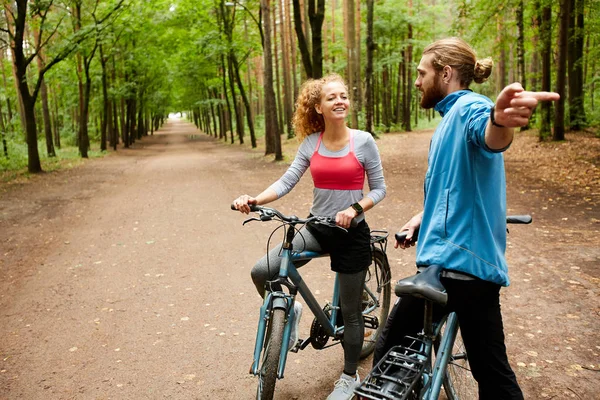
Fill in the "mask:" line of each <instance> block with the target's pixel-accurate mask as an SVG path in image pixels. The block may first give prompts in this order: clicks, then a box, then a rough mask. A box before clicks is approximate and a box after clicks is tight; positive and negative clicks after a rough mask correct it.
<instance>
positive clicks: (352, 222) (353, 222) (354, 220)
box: [350, 218, 358, 228]
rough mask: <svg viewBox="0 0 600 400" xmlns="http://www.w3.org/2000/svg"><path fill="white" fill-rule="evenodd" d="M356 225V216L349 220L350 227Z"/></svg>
mask: <svg viewBox="0 0 600 400" xmlns="http://www.w3.org/2000/svg"><path fill="white" fill-rule="evenodd" d="M357 226H358V221H357V220H356V218H353V219H352V221H350V228H356V227H357Z"/></svg>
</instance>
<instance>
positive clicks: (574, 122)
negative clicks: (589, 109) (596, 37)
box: [568, 0, 587, 131]
mask: <svg viewBox="0 0 600 400" xmlns="http://www.w3.org/2000/svg"><path fill="white" fill-rule="evenodd" d="M569 3H570V7H571V8H570V11H571V13H570V21H569V22H570V30H569V41H568V71H569V127H570V129H571V130H574V131H578V130H581V129H583V127H585V126H586V125H587V121H586V116H585V107H584V100H585V96H584V93H583V81H584V73H583V61H584V57H583V42H584V29H583V28H584V20H583V14H584V5H585V4H584V3H585V0H571V1H569Z"/></svg>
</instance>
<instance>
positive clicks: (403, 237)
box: [395, 228, 419, 243]
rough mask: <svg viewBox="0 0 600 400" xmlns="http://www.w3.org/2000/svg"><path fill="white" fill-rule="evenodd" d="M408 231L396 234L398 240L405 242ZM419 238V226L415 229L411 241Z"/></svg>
mask: <svg viewBox="0 0 600 400" xmlns="http://www.w3.org/2000/svg"><path fill="white" fill-rule="evenodd" d="M407 233H408V231H402V232H397V233H396V235H395V237H396V241H398V242H399V243H402V242H405V241H406V234H407ZM418 238H419V228H417V229H415V231H414V232H413V237H412V239H411V240H410V241H411V242H416V241H417V239H418Z"/></svg>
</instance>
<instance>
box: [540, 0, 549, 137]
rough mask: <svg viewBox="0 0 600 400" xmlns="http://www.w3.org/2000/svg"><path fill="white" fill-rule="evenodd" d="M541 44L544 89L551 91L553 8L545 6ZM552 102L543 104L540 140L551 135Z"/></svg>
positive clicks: (542, 11)
mask: <svg viewBox="0 0 600 400" xmlns="http://www.w3.org/2000/svg"><path fill="white" fill-rule="evenodd" d="M540 44H541V51H540V54H541V58H542V90H543V91H548V92H549V91H550V90H551V88H550V85H551V77H550V74H551V70H550V68H551V63H552V8H551V7H550V6H549V5H548V6H544V7H543V8H542V9H541V16H540ZM551 110H552V103H551V102H549V101H544V102H542V104H541V114H542V124H541V127H540V131H539V137H540V140H543V139H544V138H546V137H548V136H550V134H551V132H550V130H551V124H552V119H551Z"/></svg>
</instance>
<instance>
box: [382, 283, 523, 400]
mask: <svg viewBox="0 0 600 400" xmlns="http://www.w3.org/2000/svg"><path fill="white" fill-rule="evenodd" d="M441 281H442V283H443V285H444V287H445V288H446V292H447V293H448V304H447V306H446V307H445V309H444V308H442V307H441V306H440V307H435V308H434V319H438V320H439V318H441V316H443V315H444V313H445V312H449V311H454V312H456V315H457V316H458V323H459V326H460V331H461V333H462V338H463V342H464V344H465V348H466V350H467V356H468V358H469V364H470V365H471V372H472V373H473V376H474V377H475V380H476V381H477V382H478V384H479V399H480V400H513V399H515V400H520V399H523V393H522V392H521V389H520V388H519V384H518V383H517V379H516V377H515V374H514V372H513V370H512V369H511V367H510V364H509V363H508V358H507V356H506V346H505V345H504V327H503V324H502V314H501V312H500V285H497V284H494V283H491V282H486V281H482V280H479V279H475V280H458V279H450V278H441ZM423 312H424V301H423V300H422V299H418V298H415V297H410V296H407V297H401V298H399V299H398V301H397V302H396V304H395V305H394V307H393V309H392V311H391V312H390V316H389V317H388V320H387V321H386V325H385V327H384V329H383V331H382V334H381V336H380V338H379V340H378V342H377V345H376V348H375V354H374V357H373V365H375V364H377V362H379V360H380V359H381V358H382V357H383V356H385V354H386V353H387V351H388V350H389V349H390V348H392V347H393V346H395V345H398V344H400V343H401V342H402V339H403V338H404V336H406V335H411V336H415V335H417V334H418V333H419V332H421V331H422V329H423Z"/></svg>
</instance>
